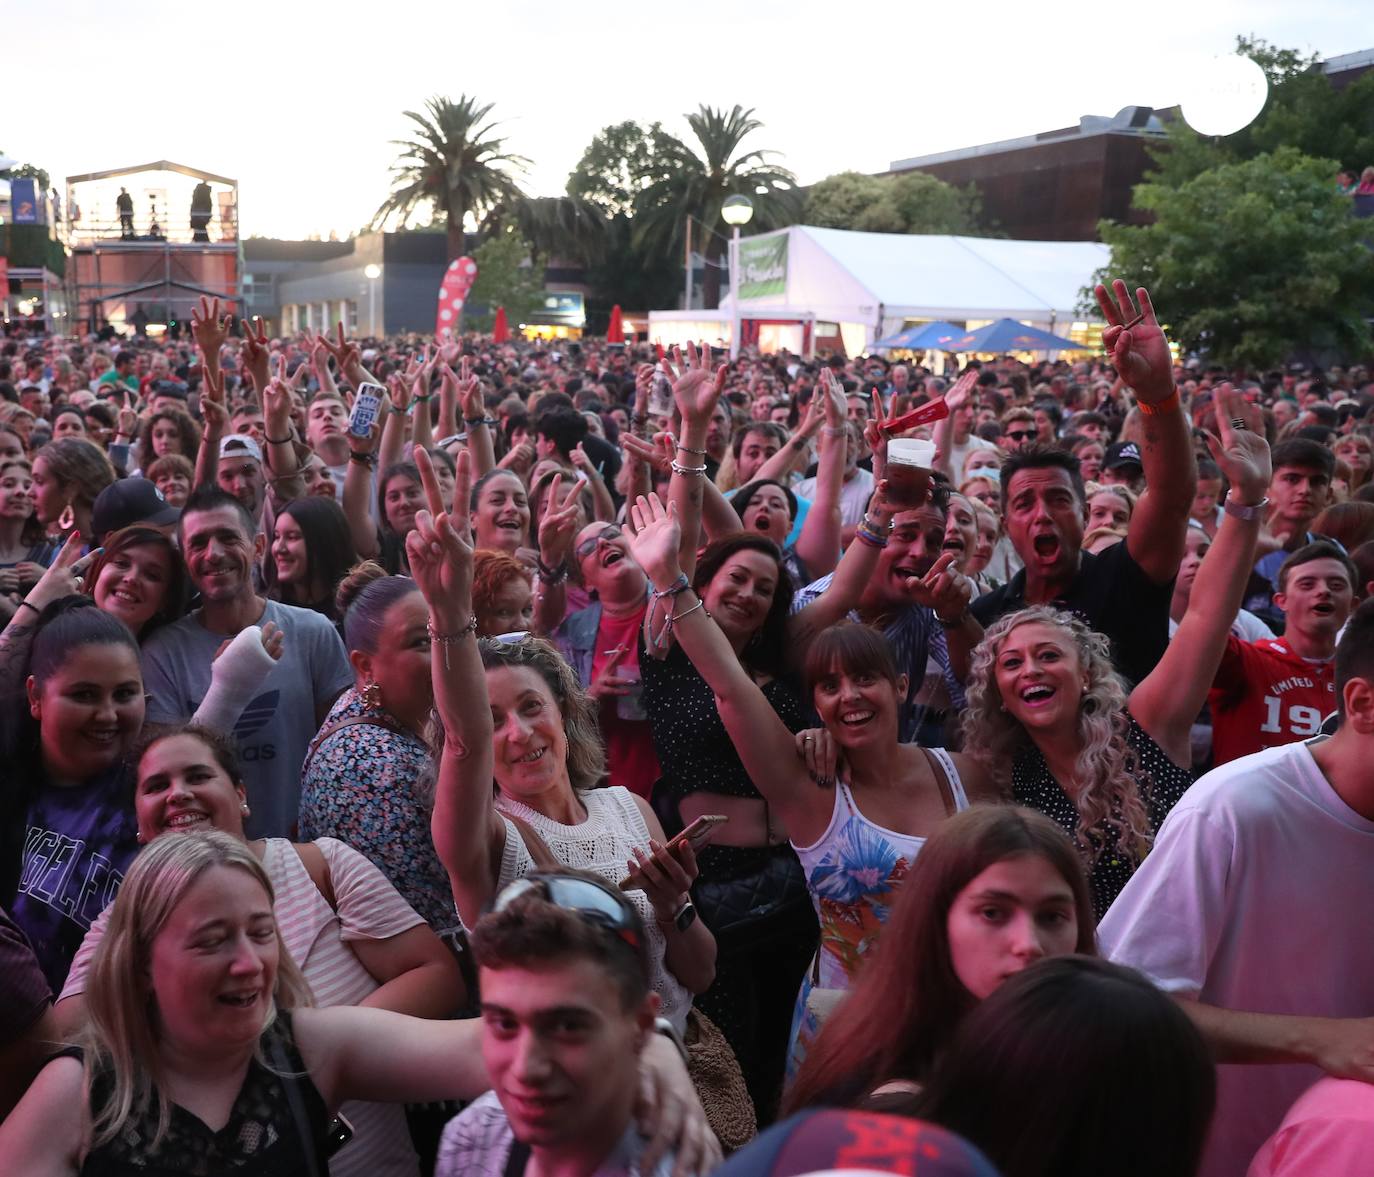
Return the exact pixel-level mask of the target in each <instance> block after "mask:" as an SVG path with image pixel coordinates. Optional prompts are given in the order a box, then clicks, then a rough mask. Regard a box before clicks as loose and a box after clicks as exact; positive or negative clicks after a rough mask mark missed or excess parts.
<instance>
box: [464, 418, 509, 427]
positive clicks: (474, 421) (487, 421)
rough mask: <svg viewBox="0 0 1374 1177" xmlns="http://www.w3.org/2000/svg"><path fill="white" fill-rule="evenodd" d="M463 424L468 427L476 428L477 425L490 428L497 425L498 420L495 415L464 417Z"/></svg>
mask: <svg viewBox="0 0 1374 1177" xmlns="http://www.w3.org/2000/svg"><path fill="white" fill-rule="evenodd" d="M463 424H464V425H466V426H467V427H468V428H469V429H476V428H477V426H479V425H485V426H487V427H488V428H491V427H492V426H493V425H499V424H500V422H499V421H497V419H496V418H495V417H464V418H463Z"/></svg>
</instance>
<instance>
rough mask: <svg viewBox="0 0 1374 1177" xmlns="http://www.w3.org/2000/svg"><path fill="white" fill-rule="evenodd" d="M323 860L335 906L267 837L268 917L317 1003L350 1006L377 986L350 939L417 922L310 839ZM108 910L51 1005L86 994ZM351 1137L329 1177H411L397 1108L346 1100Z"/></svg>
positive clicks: (364, 864) (414, 1169)
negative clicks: (271, 900) (271, 894)
mask: <svg viewBox="0 0 1374 1177" xmlns="http://www.w3.org/2000/svg"><path fill="white" fill-rule="evenodd" d="M315 845H316V846H317V847H319V849H320V852H321V853H322V854H323V855H324V860H325V865H326V866H327V867H328V869H329V881H330V885H331V887H332V888H333V891H334V903H335V907H334V908H331V907H330V906H329V903H328V901H327V900H326V899H325V897H324V896H323V895H321V894H320V891H319V888H318V887H316V886H315V881H314V880H313V879H312V878H311V877H310V872H309V871H308V870H306V868H305V864H304V863H303V862H302V861H301V859H300V855H299V854H297V853H296V850H295V847H293V846H292V844H291V843H290V842H288V841H287V840H286V839H285V838H268V839H267V841H266V843H265V846H264V850H263V859H262V864H263V867H264V868H265V869H266V871H267V874H268V877H269V878H270V879H271V880H272V889H273V890H274V891H275V892H276V897H277V898H276V905H275V907H274V909H273V910H274V912H275V914H276V917H277V927H278V928H279V929H280V930H281V937H282V942H283V943H284V944H285V945H286V949H287V951H288V952H289V953H290V954H291V959H292V960H294V961H295V962H296V964H297V965H298V966H299V967H300V970H301V972H302V973H304V974H305V979H306V981H307V982H308V983H309V985H310V991H311V993H312V994H314V998H315V1004H316V1005H317V1006H330V1005H357V1004H358V1003H359V1002H361V1001H362V1000H363V999H364V998H365V997H367V996H368V995H369V994H371V993H373V992H374V991H375V990H377V989H378V988H379V987H380V986H379V985H378V983H377V981H376V980H375V979H374V978H373V976H372V974H371V973H369V972H368V971H367V969H365V968H364V967H363V963H362V961H360V960H359V959H358V957H357V955H356V954H355V953H354V951H353V950H352V949H351V948H350V947H349V946H348V945H349V942H350V941H357V940H387V939H390V938H391V937H392V936H399V935H400V934H401V933H402V932H406V931H409V930H410V929H411V928H413V927H416V926H418V925H421V924H423V923H424V920H422V919H421V918H420V917H419V915H417V914H416V912H415V910H414V909H413V908H412V907H411V906H410V905H409V904H408V903H406V901H405V900H404V899H402V898H401V896H400V895H399V894H398V893H397V891H396V888H395V887H393V886H392V885H391V884H390V883H389V882H388V881H387V878H386V876H385V875H384V874H382V872H381V871H379V870H378V869H377V868H376V867H375V866H373V865H372V863H371V862H369V861H368V860H367V859H366V858H364V857H363V855H361V854H359V853H358V852H357V851H356V850H354V849H352V847H349V846H345V845H344V844H343V843H342V842H340V841H337V840H336V839H334V838H320V839H318V840H317V841H316V842H315ZM109 917H110V908H109V907H107V908H106V909H105V910H104V911H103V912H101V913H100V915H99V916H98V917H97V919H96V921H95V923H93V924H92V925H91V930H90V931H89V932H88V933H87V934H86V938H85V939H84V940H83V941H82V943H81V947H80V949H79V950H78V951H77V954H76V958H75V959H74V960H73V961H72V968H71V972H70V973H69V974H68V976H67V983H66V986H65V987H64V988H63V990H62V996H61V997H60V998H59V999H58V1000H65V999H66V998H68V997H75V996H77V995H78V994H80V993H84V992H85V990H86V974H87V972H88V971H89V969H90V965H91V958H92V957H93V956H94V955H95V950H96V947H97V946H98V945H99V943H100V940H101V937H102V936H103V935H104V934H105V928H106V925H107V924H108V922H109ZM339 1114H340V1115H342V1116H344V1117H345V1118H346V1119H347V1120H348V1122H349V1123H350V1124H352V1125H353V1133H354V1134H353V1139H352V1140H351V1141H349V1143H348V1144H347V1145H345V1146H344V1147H343V1148H342V1149H341V1150H340V1151H339V1152H338V1153H337V1154H336V1155H335V1156H334V1157H333V1158H331V1160H330V1162H329V1172H330V1174H331V1177H417V1174H418V1173H419V1171H420V1164H419V1158H418V1157H417V1156H416V1155H415V1150H414V1148H413V1146H412V1145H411V1143H410V1133H409V1131H408V1129H407V1127H406V1118H405V1108H404V1107H403V1106H402V1105H401V1104H384V1103H362V1102H359V1101H353V1102H350V1103H346V1104H344V1105H343V1106H342V1107H341V1108H340V1109H339Z"/></svg>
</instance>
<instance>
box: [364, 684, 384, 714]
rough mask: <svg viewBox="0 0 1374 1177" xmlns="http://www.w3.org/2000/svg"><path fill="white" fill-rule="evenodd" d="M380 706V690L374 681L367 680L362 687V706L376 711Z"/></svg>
mask: <svg viewBox="0 0 1374 1177" xmlns="http://www.w3.org/2000/svg"><path fill="white" fill-rule="evenodd" d="M381 705H382V688H381V687H379V686H378V685H377V682H376V680H375V679H371V678H370V679H368V680H367V683H366V685H365V686H364V687H363V706H364V707H368V708H371V709H376V708H378V707H380V706H381Z"/></svg>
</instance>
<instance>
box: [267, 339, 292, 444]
mask: <svg viewBox="0 0 1374 1177" xmlns="http://www.w3.org/2000/svg"><path fill="white" fill-rule="evenodd" d="M294 403H295V401H294V398H293V397H292V395H291V384H290V382H289V380H288V378H287V375H286V357H285V356H284V355H279V356H277V374H276V377H275V378H274V379H272V380H269V381H268V382H267V386H266V387H265V388H264V389H263V390H262V413H263V419H264V421H265V422H266V425H267V436H268V437H278V438H280V437H285V436H287V434H289V433H290V432H291V409H292V406H293V405H294Z"/></svg>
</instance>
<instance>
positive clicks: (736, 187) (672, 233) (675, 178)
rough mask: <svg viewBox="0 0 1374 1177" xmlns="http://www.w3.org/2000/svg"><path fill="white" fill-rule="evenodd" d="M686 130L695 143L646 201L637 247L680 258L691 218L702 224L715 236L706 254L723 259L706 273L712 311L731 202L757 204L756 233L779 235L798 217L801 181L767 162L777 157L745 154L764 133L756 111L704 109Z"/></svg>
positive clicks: (681, 147)
mask: <svg viewBox="0 0 1374 1177" xmlns="http://www.w3.org/2000/svg"><path fill="white" fill-rule="evenodd" d="M687 125H688V126H689V127H691V129H692V135H693V137H694V139H695V142H694V143H693V144H691V145H688V144H686V143H678V144H677V146H676V147H675V148H674V149H673V150H672V152H671V154H670V155H668V156H665V164H667V163H670V164H671V167H670V169H669V170H668V172H667V174H665V175H664V176H663V178H662V179H660V180H658V181H656V182H655V183H653V184H652V185H650V186H649V187H648V188H646V189H645V190H644V191H643V192H642V193H640V196H639V198H638V200H637V201H636V202H635V214H634V233H633V240H634V242H635V244H636V246H637V247H640V248H643V249H646V250H650V251H657V252H660V253H664V254H668V255H670V256H674V257H677V256H681V253H682V246H683V235H684V227H685V225H686V221H687V217H688V216H689V215H690V216H693V217H695V218H696V219H697V220H698V221H699V222H700V223H701V224H702V225H704V226H705V228H706V230H710V233H706V232H702V234H701V236H703V237H705V238H706V240H705V241H702V242H701V247H702V252H703V253H706V254H708V255H714V257H715V259H716V264H714V265H708V266H707V267H706V291H705V296H706V303H707V305H708V306H714V305H716V304H717V303H718V302H719V297H720V273H721V267H722V266H723V264H724V259H725V252H726V242H727V238H726V237H725V236H724V234H723V233H722V232H721V230H723V229H724V222H723V221H722V220H721V215H720V208H721V205H722V204H723V203H724V201H725V198H726V197H727V196H734V195H741V196H747V197H749V199H750V200H751V201H753V203H754V216H753V219H752V220H751V221H750V226H751V228H752V229H755V230H760V231H766V230H768V229H776V228H778V227H780V226H782V225H786V224H789V223H791V222H792V220H793V218H794V215H795V213H796V211H797V208H798V205H799V202H798V199H797V192H796V177H795V176H793V175H792V173H791V172H789V171H788V170H787V169H786V168H782V167H778V166H775V165H774V164H771V163H769V162H768V161H767V158H766V157H767V156H770V155H774V154H776V153H775V152H771V151H766V150H757V149H756V150H753V151H741V145H742V144H743V141H744V140H745V139H746V138H748V137H749V136H750V135H751V134H753V132H755V131H757V130H759V129H761V128H762V126H763V124H762V123H761V122H759V120H758V119H756V118H754V112H753V110H745V109H744V108H743V107H741V106H735V107H734V108H733V109H731V110H729V111H726V110H723V109H722V110H717V109H716V108H715V107H710V106H700V107H698V108H697V111H696V113H695V114H689V115H688V116H687ZM698 240H699V239H698Z"/></svg>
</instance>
